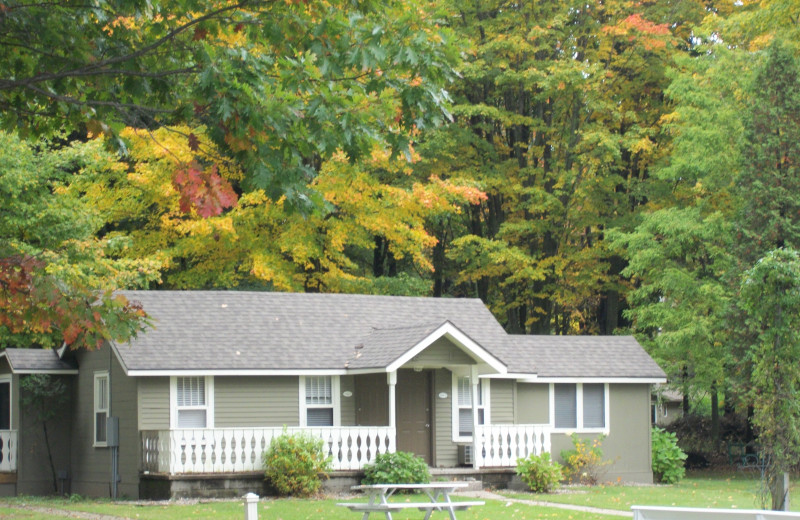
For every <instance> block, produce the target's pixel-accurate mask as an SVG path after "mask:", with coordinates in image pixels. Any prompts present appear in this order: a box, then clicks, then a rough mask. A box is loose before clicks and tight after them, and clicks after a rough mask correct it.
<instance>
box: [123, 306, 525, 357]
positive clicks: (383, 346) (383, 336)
mask: <svg viewBox="0 0 800 520" xmlns="http://www.w3.org/2000/svg"><path fill="white" fill-rule="evenodd" d="M123 294H125V295H126V296H127V297H128V298H129V299H131V300H136V301H139V302H141V303H142V305H143V306H144V309H145V311H146V312H147V313H148V314H149V315H150V316H151V317H152V318H153V323H154V326H155V329H152V330H149V331H147V332H145V333H143V334H141V335H140V336H139V337H138V338H135V339H133V340H132V341H131V342H130V344H122V345H118V347H117V350H118V352H119V355H120V358H121V359H122V361H123V363H124V364H125V366H126V368H127V369H128V370H181V369H189V370H231V369H234V370H235V369H241V370H247V369H250V370H270V369H274V370H291V369H343V368H345V366H346V365H345V364H346V363H347V362H348V361H350V363H351V364H350V366H351V367H353V363H355V362H358V361H359V360H355V359H354V355H353V353H354V350H355V347H356V346H357V345H359V344H363V345H364V348H363V349H361V350H362V356H363V357H364V360H365V362H368V364H374V363H383V362H384V361H385V360H386V359H389V358H391V357H392V356H393V355H394V354H396V353H397V352H398V351H399V350H400V349H401V348H402V345H401V342H402V341H413V340H414V338H417V337H424V332H425V331H426V330H428V329H430V328H431V327H433V328H434V329H435V328H436V326H438V325H441V324H442V323H444V322H445V321H450V322H451V323H453V325H455V326H456V327H458V328H459V329H460V330H461V331H463V332H464V334H466V335H468V336H469V337H470V338H471V339H472V340H474V341H475V342H476V343H478V344H479V345H481V346H482V347H483V348H485V349H486V350H488V351H489V352H492V353H493V354H495V355H496V356H497V357H500V358H501V359H502V356H501V353H502V352H505V351H507V350H509V348H510V347H511V346H510V345H508V344H507V342H508V338H509V336H508V335H507V334H506V333H505V331H504V330H503V328H502V326H501V325H500V324H499V323H498V322H497V320H495V318H494V316H492V314H491V312H489V310H488V309H487V308H486V307H485V306H484V305H483V303H482V302H481V301H480V300H479V299H451V298H412V297H397V296H366V295H350V294H300V293H274V292H236V291H124V292H123ZM434 323H436V324H437V325H436V326H434V325H432V324H434ZM400 327H407V329H405V331H404V332H402V333H401V332H400V331H399V329H398V328H400ZM385 329H395V332H387V331H386V330H385ZM378 330H382V331H383V332H376V331H378ZM431 330H432V329H431ZM414 344H415V343H411V344H408V345H406V346H405V349H403V351H405V350H408V349H410V348H411V347H413V346H414ZM395 358H396V357H395ZM382 366H385V363H384V364H383V365H382Z"/></svg>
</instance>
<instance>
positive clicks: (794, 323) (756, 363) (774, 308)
mask: <svg viewBox="0 0 800 520" xmlns="http://www.w3.org/2000/svg"><path fill="white" fill-rule="evenodd" d="M741 303H742V307H743V308H744V310H745V311H746V312H747V313H748V319H747V326H748V328H749V330H750V331H751V334H752V337H753V338H754V340H753V343H752V346H751V347H750V357H749V360H750V362H751V363H752V365H753V368H752V372H751V381H750V383H751V393H750V397H751V399H752V403H753V408H754V416H753V423H754V424H755V426H756V427H757V429H758V442H759V444H760V446H761V455H762V456H763V457H764V458H765V459H766V460H767V461H768V465H767V468H766V472H765V476H766V479H767V485H768V487H769V490H770V494H771V495H772V508H773V509H781V508H782V506H783V502H784V491H783V473H784V472H786V471H789V470H790V469H791V468H793V467H794V466H795V464H796V461H797V459H798V457H800V373H798V371H797V369H796V364H797V360H798V359H800V339H798V336H797V330H798V329H800V254H798V252H797V251H795V250H793V249H777V250H774V251H771V252H769V253H768V254H767V255H766V256H765V257H763V258H762V259H760V260H759V261H758V262H756V264H755V265H754V266H753V267H752V268H751V269H750V270H749V271H747V273H745V277H744V280H743V282H742V285H741Z"/></svg>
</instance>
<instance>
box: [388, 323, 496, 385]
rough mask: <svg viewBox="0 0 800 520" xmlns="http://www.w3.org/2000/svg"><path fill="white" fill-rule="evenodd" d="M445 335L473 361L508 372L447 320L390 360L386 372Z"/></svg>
mask: <svg viewBox="0 0 800 520" xmlns="http://www.w3.org/2000/svg"><path fill="white" fill-rule="evenodd" d="M442 337H446V338H447V339H449V340H450V341H452V342H453V343H454V344H455V345H456V346H457V347H459V348H460V349H461V350H463V351H464V352H465V353H466V354H467V355H469V356H470V357H471V358H473V359H474V360H475V361H480V362H483V363H486V364H487V365H489V366H490V367H491V368H492V369H494V370H495V371H497V372H498V373H501V374H505V373H506V372H508V369H507V368H506V366H505V364H503V362H502V361H500V360H499V359H498V358H496V357H494V356H493V355H492V354H490V353H489V351H487V350H486V349H484V348H483V347H481V346H480V345H478V344H477V343H476V342H475V341H473V340H472V339H471V338H470V337H469V336H467V335H466V334H464V333H463V332H461V331H460V330H458V328H457V327H456V326H455V325H453V324H452V323H450V322H449V321H446V322H444V323H443V324H442V325H441V326H439V328H437V329H436V330H434V331H433V332H431V333H430V334H428V336H426V337H425V339H423V340H422V341H420V342H419V343H417V344H416V345H414V346H413V347H411V348H410V349H409V350H407V351H406V352H405V353H404V354H403V355H402V356H400V357H399V358H397V359H395V360H394V361H392V362H391V363H390V364H389V366H387V367H386V371H387V372H394V371H396V370H397V369H399V368H400V367H402V366H403V365H405V364H406V363H408V362H409V361H411V359H412V358H414V357H415V356H417V355H418V354H419V353H420V352H422V351H423V350H425V349H426V348H428V347H429V346H431V345H432V344H433V343H434V342H435V341H436V340H438V339H439V338H442Z"/></svg>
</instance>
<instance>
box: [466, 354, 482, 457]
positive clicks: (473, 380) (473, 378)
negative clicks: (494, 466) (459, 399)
mask: <svg viewBox="0 0 800 520" xmlns="http://www.w3.org/2000/svg"><path fill="white" fill-rule="evenodd" d="M469 382H470V385H471V389H472V467H473V468H474V469H480V467H481V466H480V462H479V459H480V457H479V455H482V453H479V452H478V450H479V449H481V446H480V443H479V441H478V366H477V365H472V366H471V367H470V374H469Z"/></svg>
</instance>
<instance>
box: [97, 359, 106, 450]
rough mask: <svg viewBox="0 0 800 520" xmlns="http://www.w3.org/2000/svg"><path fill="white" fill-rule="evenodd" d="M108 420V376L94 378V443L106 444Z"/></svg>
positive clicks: (99, 375) (101, 375) (100, 375)
mask: <svg viewBox="0 0 800 520" xmlns="http://www.w3.org/2000/svg"><path fill="white" fill-rule="evenodd" d="M107 418H108V374H95V376H94V442H95V444H101V445H104V444H105V443H106V419H107Z"/></svg>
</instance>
